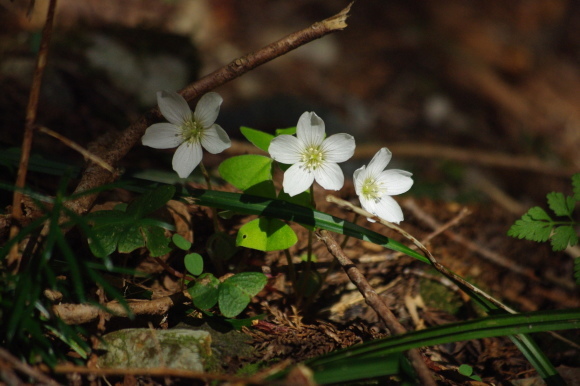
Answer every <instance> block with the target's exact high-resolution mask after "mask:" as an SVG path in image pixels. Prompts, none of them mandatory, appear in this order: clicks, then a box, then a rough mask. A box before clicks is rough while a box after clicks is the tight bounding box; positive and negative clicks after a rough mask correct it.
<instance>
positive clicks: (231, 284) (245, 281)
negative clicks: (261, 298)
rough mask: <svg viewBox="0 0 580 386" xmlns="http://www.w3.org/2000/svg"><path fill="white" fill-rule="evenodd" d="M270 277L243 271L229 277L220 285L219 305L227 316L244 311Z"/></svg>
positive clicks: (230, 316)
mask: <svg viewBox="0 0 580 386" xmlns="http://www.w3.org/2000/svg"><path fill="white" fill-rule="evenodd" d="M267 281H268V279H267V278H266V275H264V274H263V273H259V272H242V273H238V274H236V275H234V276H231V277H229V278H227V279H226V280H225V281H224V282H223V283H221V284H220V286H219V295H218V297H219V307H220V311H221V313H222V314H223V315H224V316H225V317H226V318H233V317H235V316H237V315H238V314H239V313H240V312H242V311H243V310H244V309H245V308H246V307H247V306H248V304H249V303H250V301H251V300H252V297H253V296H254V295H256V294H257V293H258V292H260V291H261V290H262V288H264V286H265V285H266V283H267Z"/></svg>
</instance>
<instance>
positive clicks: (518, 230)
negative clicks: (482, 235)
mask: <svg viewBox="0 0 580 386" xmlns="http://www.w3.org/2000/svg"><path fill="white" fill-rule="evenodd" d="M552 227H553V222H552V219H551V218H550V216H548V214H547V213H546V212H545V211H544V210H543V209H542V208H540V207H538V206H536V207H534V208H531V209H530V210H529V211H528V212H527V213H526V214H524V215H523V216H522V218H521V219H519V220H516V222H515V223H514V225H512V226H511V228H510V229H509V230H508V233H507V234H508V236H511V237H517V238H519V239H526V240H531V241H539V242H544V241H547V240H548V238H549V237H550V233H551V231H552Z"/></svg>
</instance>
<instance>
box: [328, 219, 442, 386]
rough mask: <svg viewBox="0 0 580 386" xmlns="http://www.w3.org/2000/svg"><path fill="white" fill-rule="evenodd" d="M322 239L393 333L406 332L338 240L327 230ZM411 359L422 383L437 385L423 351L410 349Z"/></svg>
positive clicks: (409, 355)
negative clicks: (424, 359)
mask: <svg viewBox="0 0 580 386" xmlns="http://www.w3.org/2000/svg"><path fill="white" fill-rule="evenodd" d="M317 236H318V238H319V239H320V240H322V241H323V242H324V244H326V247H327V248H328V251H329V252H330V253H331V254H332V255H333V256H334V257H335V258H336V260H338V262H339V264H340V265H341V266H342V268H343V269H344V271H345V272H346V274H347V275H348V277H349V279H350V281H351V282H352V283H353V284H354V285H356V287H357V288H358V290H359V291H360V293H361V294H362V295H363V297H364V298H365V301H366V303H367V304H368V305H369V306H370V307H371V308H372V309H373V310H374V311H375V312H376V313H377V315H378V316H379V318H381V320H382V321H383V322H384V323H385V325H386V326H387V328H388V329H389V330H390V331H391V333H392V334H404V333H406V332H407V330H406V329H405V327H404V326H403V325H402V324H401V323H400V322H399V320H398V319H397V317H396V316H395V315H394V314H393V313H392V312H391V310H390V309H389V307H387V305H386V304H385V303H384V302H383V300H382V299H381V297H380V296H379V295H378V294H377V293H376V292H375V290H374V289H373V287H371V285H370V284H369V282H368V281H367V279H366V278H365V277H364V275H363V274H362V273H361V272H360V271H359V270H358V268H357V267H356V266H355V265H354V263H353V262H352V261H351V260H350V259H349V258H348V257H347V256H346V255H345V254H344V252H343V250H342V249H341V248H340V246H339V245H338V243H337V242H336V240H334V238H333V237H332V235H331V234H330V233H329V232H328V231H327V230H321V231H319V232H318V233H317ZM408 357H409V361H410V362H411V365H412V366H413V368H414V369H415V371H416V372H417V376H418V377H419V379H420V380H421V384H422V385H435V384H436V383H435V381H434V380H433V377H432V376H431V372H430V371H429V368H428V367H427V365H426V364H425V362H424V361H423V357H422V356H421V352H420V351H419V350H418V349H411V350H409V351H408Z"/></svg>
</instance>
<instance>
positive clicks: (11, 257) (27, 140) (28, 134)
mask: <svg viewBox="0 0 580 386" xmlns="http://www.w3.org/2000/svg"><path fill="white" fill-rule="evenodd" d="M55 9H56V0H50V3H49V4H48V11H47V12H46V22H45V23H44V28H43V29H42V37H41V40H40V49H39V51H38V57H37V58H36V68H35V69H34V75H33V78H32V86H31V87H30V96H29V97H28V106H27V107H26V118H25V121H24V137H23V138H22V153H21V154H20V163H19V165H18V172H17V175H16V183H15V184H14V185H15V189H14V194H13V196H12V225H11V227H10V239H13V238H14V237H16V235H18V232H20V224H21V222H22V220H23V212H22V207H21V205H20V203H21V201H22V189H24V186H25V185H26V175H27V173H28V161H29V160H30V149H31V147H32V138H33V137H34V127H35V122H36V115H37V112H38V99H39V97H40V86H41V85H42V76H43V75H44V69H45V67H46V61H47V57H48V47H49V43H50V38H51V36H52V24H53V21H54V12H55ZM20 259H21V255H20V253H19V252H18V243H15V244H14V246H13V247H12V248H11V249H10V252H9V254H8V263H7V264H8V267H9V268H10V269H11V270H12V272H18V270H19V268H20Z"/></svg>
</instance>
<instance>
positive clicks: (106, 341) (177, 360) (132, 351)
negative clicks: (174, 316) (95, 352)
mask: <svg viewBox="0 0 580 386" xmlns="http://www.w3.org/2000/svg"><path fill="white" fill-rule="evenodd" d="M101 348H102V349H104V350H106V354H104V355H102V356H101V357H99V360H98V365H99V366H100V367H112V368H132V367H133V368H158V367H167V368H171V369H182V370H191V371H204V370H205V369H206V367H207V364H208V360H209V358H210V357H211V335H210V334H209V333H208V332H207V331H197V330H187V329H171V330H149V329H145V328H134V329H126V330H119V331H115V332H112V333H109V334H106V335H105V336H103V342H102V346H101Z"/></svg>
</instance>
